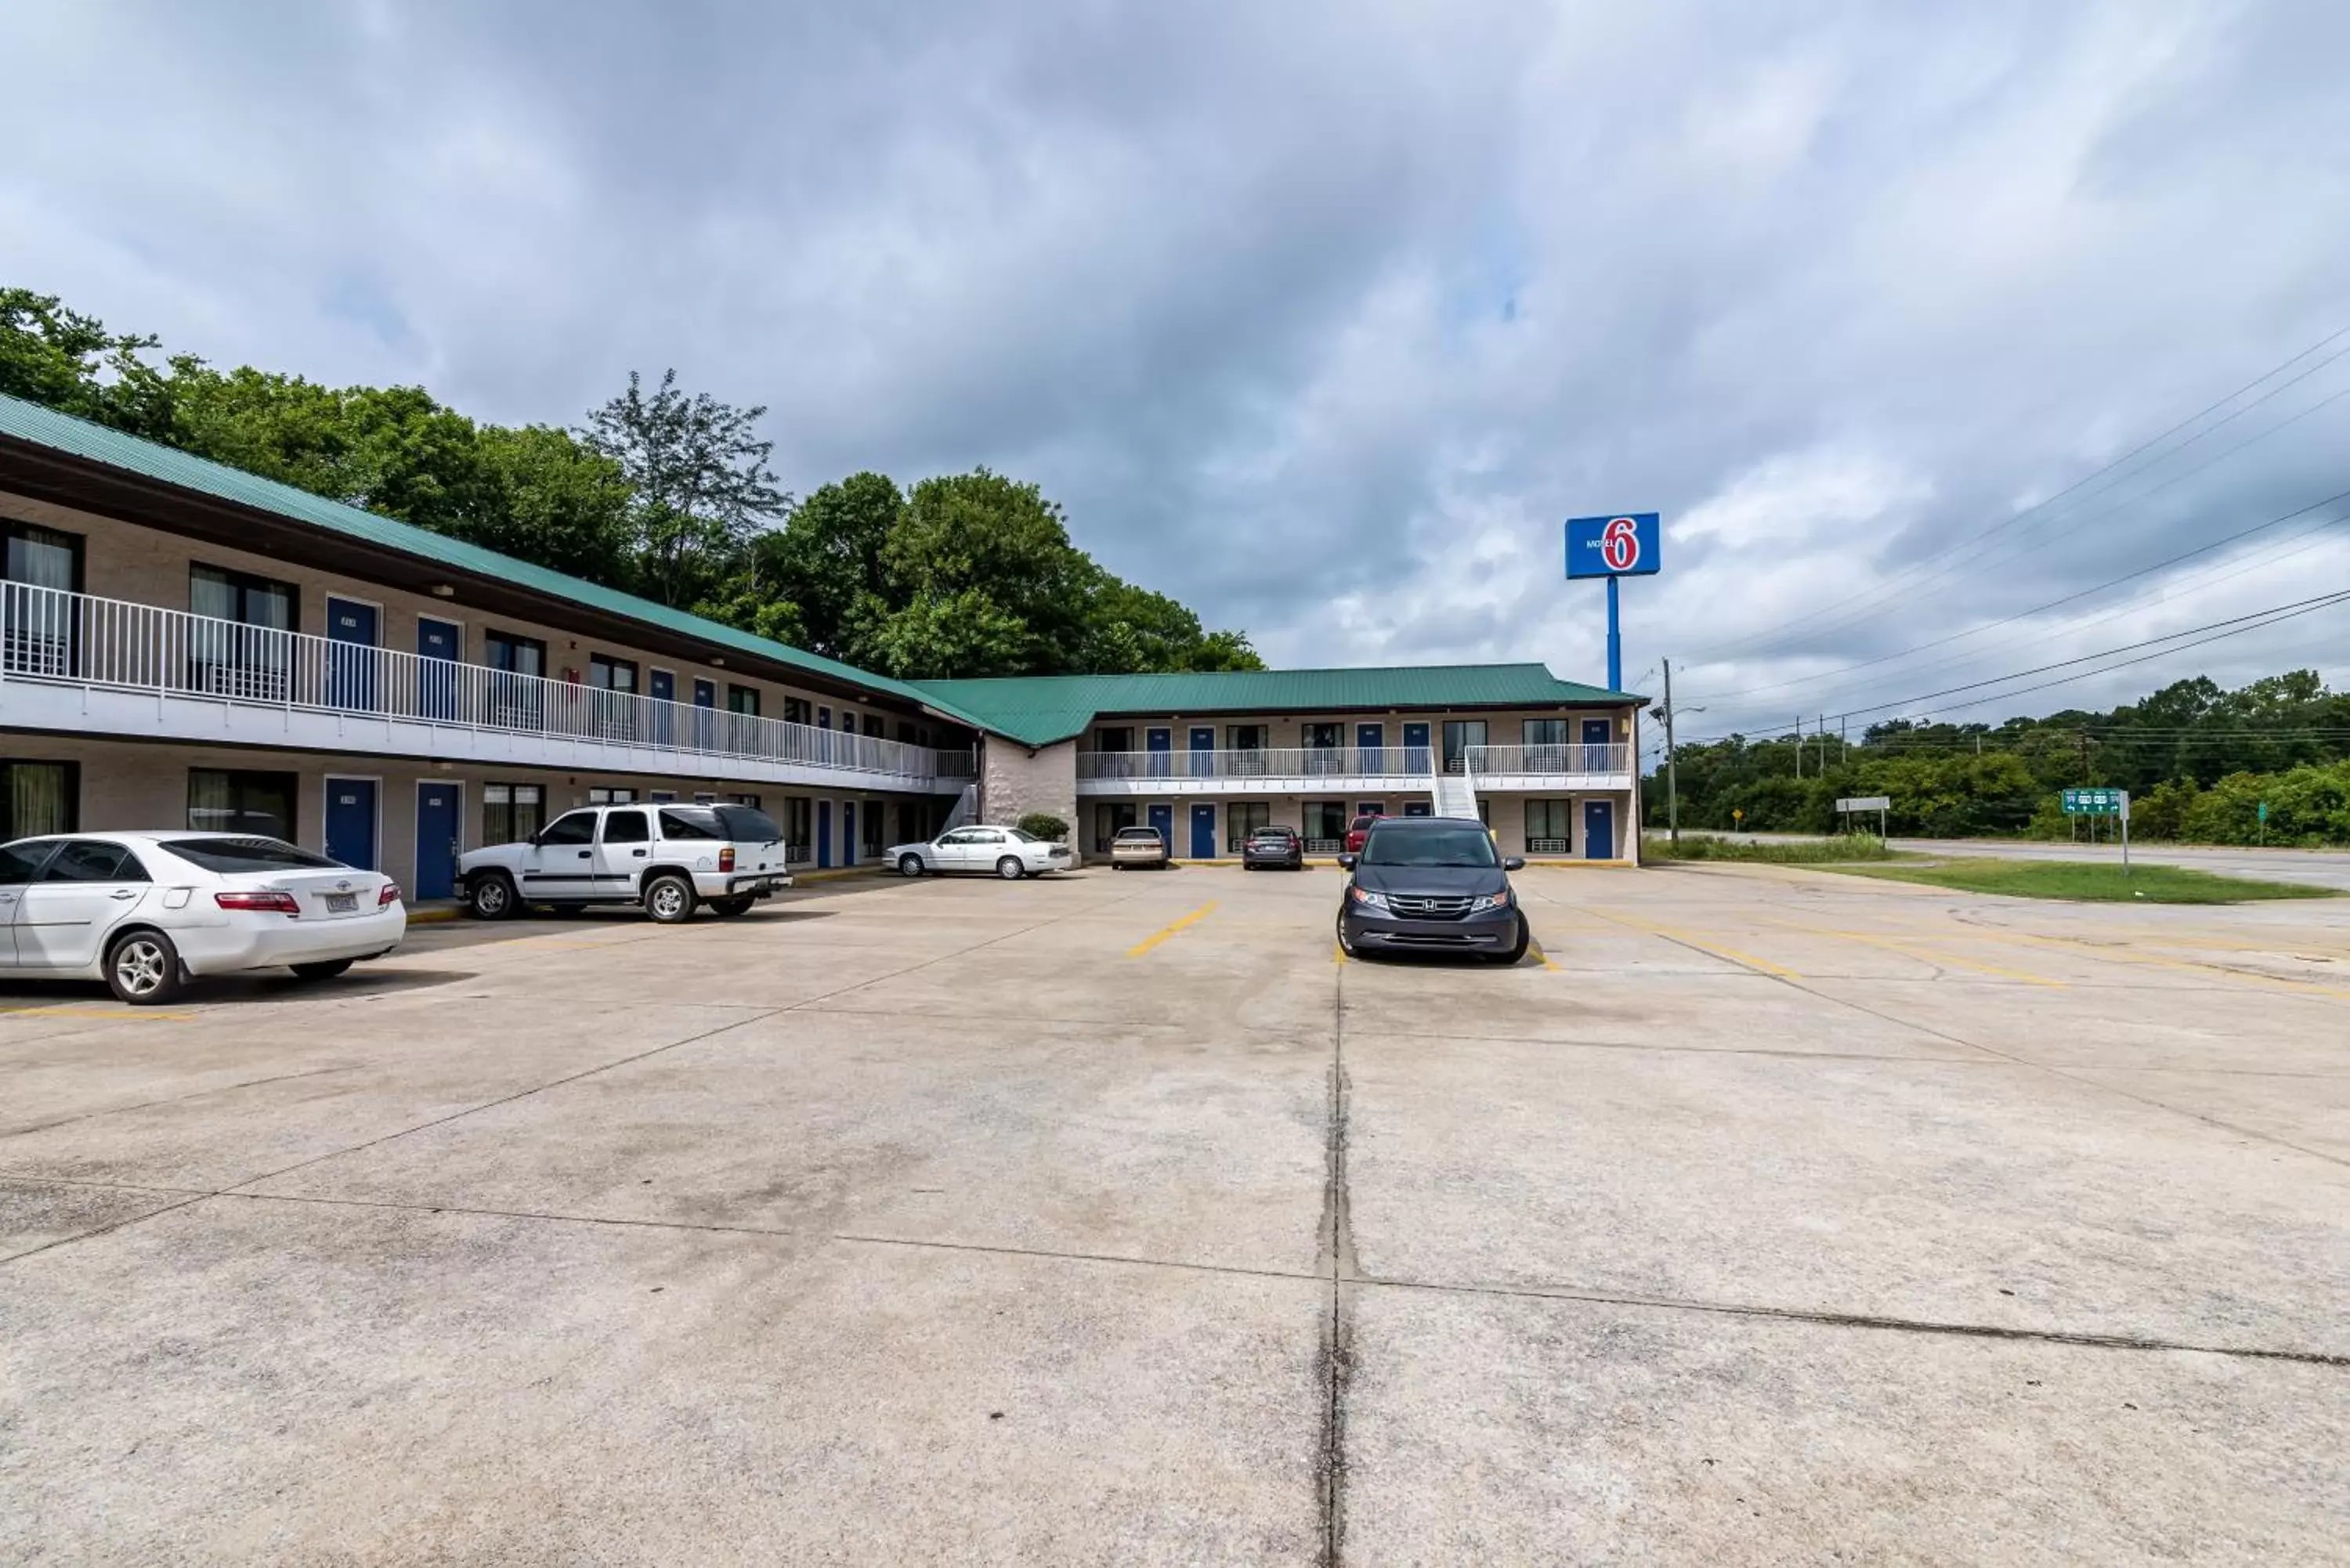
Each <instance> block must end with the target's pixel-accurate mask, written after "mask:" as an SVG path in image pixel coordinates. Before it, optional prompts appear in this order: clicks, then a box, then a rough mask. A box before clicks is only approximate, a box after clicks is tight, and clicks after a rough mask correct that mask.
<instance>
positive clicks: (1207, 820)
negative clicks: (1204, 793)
mask: <svg viewBox="0 0 2350 1568" xmlns="http://www.w3.org/2000/svg"><path fill="white" fill-rule="evenodd" d="M1215 857H1216V807H1215V805H1214V803H1213V802H1211V801H1204V800H1195V801H1193V802H1192V803H1191V858H1192V859H1194V860H1213V859H1214V858H1215Z"/></svg>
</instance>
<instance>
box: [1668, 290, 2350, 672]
mask: <svg viewBox="0 0 2350 1568" xmlns="http://www.w3.org/2000/svg"><path fill="white" fill-rule="evenodd" d="M2345 336H2350V326H2345V327H2337V328H2336V329H2335V330H2334V331H2332V332H2329V333H2327V334H2326V335H2325V336H2324V337H2321V338H2319V339H2318V340H2317V341H2316V342H2314V343H2313V344H2311V345H2310V346H2309V347H2308V348H2303V350H2302V351H2301V352H2300V353H2298V354H2295V355H2293V357H2292V358H2289V359H2287V360H2285V361H2284V362H2283V363H2282V364H2280V365H2277V366H2274V367H2272V368H2271V369H2267V370H2264V371H2262V373H2261V374H2260V375H2258V376H2255V377H2253V378H2252V379H2251V380H2249V381H2247V382H2245V383H2244V384H2243V385H2242V386H2241V387H2239V388H2237V389H2235V390H2234V391H2232V392H2230V393H2229V394H2228V395H2227V396H2225V397H2223V398H2220V399H2217V400H2214V401H2212V402H2210V403H2208V404H2206V405H2204V406H2203V407H2202V408H2200V409H2199V410H2196V411H2195V412H2194V413H2192V414H2189V416H2188V417H2187V418H2185V419H2183V420H2181V421H2178V423H2177V424H2175V425H2172V426H2171V427H2170V428H2169V429H2168V430H2166V431H2162V432H2161V433H2160V434H2158V435H2156V436H2153V437H2151V438H2149V439H2148V440H2147V441H2142V442H2140V443H2139V444H2138V445H2137V446H2135V447H2132V448H2131V449H2130V450H2129V451H2128V452H2124V453H2123V454H2122V455H2121V456H2119V457H2117V458H2116V459H2114V460H2113V461H2112V462H2108V463H2106V465H2105V466H2103V467H2102V468H2097V469H2095V470H2092V471H2091V472H2088V473H2085V474H2083V475H2082V476H2081V477H2080V478H2079V479H2076V480H2074V482H2073V483H2070V484H2068V485H2066V486H2065V487H2064V489H2062V490H2060V491H2058V492H2056V493H2054V495H2050V496H2047V497H2045V498H2044V499H2043V500H2040V501H2037V502H2034V503H2033V504H2032V505H2030V506H2027V507H2025V508H2024V509H2023V510H2022V511H2021V512H2018V513H2015V514H2013V515H2012V516H2010V517H2007V518H2006V519H2004V520H2002V521H2001V522H1998V523H1995V524H1991V526H1989V527H1987V528H1984V529H1981V530H1979V531H1977V532H1976V533H1974V534H1971V535H1968V536H1967V537H1966V538H1964V539H1961V540H1958V541H1956V542H1955V543H1953V544H1951V545H1946V546H1945V547H1943V548H1942V549H1940V550H1938V551H1936V552H1934V553H1933V554H1931V555H1929V556H1924V557H1922V558H1921V559H1919V560H1918V561H1917V562H1914V563H1912V565H1911V566H1909V567H1908V569H1906V570H1905V571H1903V572H1901V573H1900V574H1898V575H1897V576H1895V577H1893V578H1892V579H1890V580H1889V581H1888V582H1887V583H1883V584H1880V585H1878V586H1877V587H1875V588H1869V589H1864V590H1863V591H1862V592H1861V593H1858V594H1855V595H1850V596H1848V597H1846V598H1843V599H1839V600H1836V601H1835V602H1833V603H1830V604H1826V605H1823V606H1822V607H1819V608H1818V609H1815V610H1812V611H1810V612H1808V613H1807V614H1804V615H1802V616H1798V617H1796V618H1794V620H1791V621H1787V622H1784V623H1783V624H1781V625H1780V626H1778V627H1775V628H1772V629H1771V630H1769V631H1763V632H1757V633H1755V634H1754V635H1753V636H1752V637H1746V638H1741V639H1737V640H1736V641H1733V642H1729V643H1724V644H1721V645H1720V646H1719V647H1718V648H1716V649H1713V650H1711V651H1712V652H1713V653H1714V654H1721V653H1728V652H1731V651H1732V650H1735V649H1742V648H1746V647H1750V646H1752V644H1754V643H1757V642H1761V641H1763V640H1764V639H1770V638H1773V637H1776V638H1780V639H1783V638H1784V635H1785V633H1786V632H1787V631H1788V630H1790V629H1792V628H1794V627H1798V626H1803V625H1805V624H1807V623H1809V622H1811V621H1814V620H1817V619H1819V618H1821V617H1822V616H1825V615H1830V614H1833V613H1835V611H1836V610H1838V609H1839V608H1841V607H1844V606H1846V605H1849V604H1853V603H1855V602H1856V601H1858V600H1860V599H1863V598H1869V597H1876V596H1877V595H1878V594H1880V593H1882V592H1883V591H1886V590H1887V589H1890V588H1894V587H1900V586H1901V585H1902V584H1903V583H1905V582H1906V581H1908V579H1909V578H1910V577H1913V576H1916V575H1917V574H1918V573H1919V572H1921V571H1924V570H1926V569H1927V568H1928V567H1929V566H1932V565H1933V564H1934V563H1935V562H1936V561H1939V560H1941V559H1943V558H1944V557H1946V556H1950V554H1951V553H1952V552H1954V551H1957V550H1960V549H1963V548H1965V547H1966V546H1967V545H1970V544H1974V543H1976V542H1979V541H1981V540H1984V539H1988V538H1990V537H1991V536H1992V535H1996V534H2001V533H2003V532H2005V531H2006V530H2008V529H2010V528H2012V527H2014V526H2016V525H2017V524H2020V523H2022V522H2023V521H2024V519H2026V518H2028V517H2031V516H2033V514H2036V513H2043V512H2046V511H2048V510H2049V509H2050V508H2052V507H2054V506H2055V504H2057V503H2058V502H2060V501H2062V500H2064V498H2065V497H2066V496H2068V495H2071V494H2073V493H2075V492H2076V491H2079V490H2081V489H2082V488H2083V487H2084V486H2085V485H2087V484H2089V483H2093V482H2094V481H2095V480H2097V479H2099V478H2102V477H2104V476H2105V475H2106V474H2108V473H2112V472H2114V471H2116V469H2119V468H2121V467H2122V466H2123V465H2125V464H2126V463H2128V462H2132V461H2134V460H2135V459H2137V457H2139V456H2140V455H2142V454H2143V453H2145V452H2149V451H2151V450H2152V449H2153V448H2155V447H2157V446H2158V445H2160V444H2161V443H2162V442H2164V441H2168V440H2169V439H2170V438H2171V437H2172V436H2175V435H2177V434H2178V432H2179V431H2183V430H2185V429H2187V428H2188V427H2189V426H2190V425H2192V424H2194V423H2196V422H2197V421H2199V420H2202V419H2203V418H2205V417H2206V416H2208V415H2210V414H2211V413H2214V412H2216V411H2217V410H2220V409H2222V408H2225V407H2226V406H2227V405H2228V404H2230V403H2231V402H2233V401H2235V400H2237V399H2238V398H2241V397H2242V396H2243V395H2244V394H2245V393H2246V392H2249V391H2251V389H2253V388H2255V387H2257V386H2259V385H2260V384H2261V383H2262V382H2263V381H2267V380H2270V379H2272V378H2274V377H2276V376H2279V375H2282V373H2283V372H2285V371H2287V370H2289V369H2293V366H2295V365H2297V364H2299V363H2301V361H2302V360H2303V359H2306V358H2309V357H2310V356H2311V355H2313V354H2315V353H2317V352H2319V351H2320V350H2321V349H2324V348H2327V347H2328V346H2330V345H2331V344H2333V343H2334V341H2335V340H2336V339H2338V338H2341V337H2345ZM2344 353H2350V348H2345V349H2344V350H2342V351H2341V352H2339V353H2336V354H2334V355H2332V356H2329V357H2328V358H2325V359H2324V360H2323V361H2321V362H2320V363H2318V364H2316V365H2313V366H2312V367H2310V369H2307V370H2304V371H2303V372H2302V374H2301V375H2300V376H2296V377H2294V378H2293V380H2291V381H2287V382H2285V383H2284V384H2283V385H2282V386H2279V387H2274V388H2272V389H2269V390H2268V391H2267V392H2265V393H2263V394H2262V396H2261V397H2259V398H2258V399H2255V400H2253V401H2252V402H2250V403H2247V404H2246V405H2245V406H2244V407H2243V408H2241V409H2239V410H2236V411H2235V412H2234V413H2231V414H2230V415H2229V416H2228V418H2227V419H2226V420H2221V421H2219V422H2218V423H2215V424H2213V425H2212V426H2211V427H2210V429H2209V430H2205V431H2200V432H2199V433H2198V434H2197V435H2196V436H2194V437H2192V438H2190V440H2189V441H2183V442H2181V443H2180V444H2179V445H2178V447H2177V448H2175V449H2173V451H2172V452H2166V453H2164V454H2163V457H2164V458H2165V459H2167V458H2168V457H2170V456H2173V455H2175V454H2176V452H2183V451H2185V450H2186V448H2187V447H2188V446H2189V445H2190V444H2192V441H2199V440H2201V439H2202V437H2203V436H2206V435H2209V434H2210V433H2211V431H2216V430H2218V429H2220V426H2221V425H2224V424H2226V423H2227V422H2228V421H2230V420H2233V419H2236V418H2238V417H2240V416H2241V415H2243V414H2246V413H2249V412H2251V410H2253V409H2256V408H2258V407H2259V406H2260V405H2261V404H2262V403H2264V402H2266V401H2267V400H2269V399H2271V398H2272V397H2275V396H2276V395H2277V394H2278V393H2279V392H2282V391H2284V390H2285V389H2287V388H2290V387H2292V386H2293V385H2295V384H2296V383H2298V382H2300V381H2301V380H2303V379H2305V378H2307V377H2308V376H2310V375H2313V374H2314V373H2315V372H2317V371H2318V370H2322V369H2324V368H2325V367H2326V366H2327V365H2330V364H2332V363H2333V362H2334V360H2335V359H2338V358H2341V357H2342V354H2344ZM2158 461H2160V460H2158ZM2149 466H2151V465H2149ZM2207 466H2208V465H2207ZM1704 661H1705V662H1709V663H1711V662H1718V661H1719V660H1718V659H1712V658H1708V659H1705V660H1704Z"/></svg>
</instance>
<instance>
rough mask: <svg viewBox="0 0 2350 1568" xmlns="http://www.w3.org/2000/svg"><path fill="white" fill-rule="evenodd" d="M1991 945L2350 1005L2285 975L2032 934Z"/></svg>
mask: <svg viewBox="0 0 2350 1568" xmlns="http://www.w3.org/2000/svg"><path fill="white" fill-rule="evenodd" d="M1983 936H1984V937H1985V938H1986V939H1987V940H1991V941H2005V942H2017V943H2030V944H2033V945H2035V946H2039V947H2052V948H2063V949H2064V950H2067V951H2072V952H2082V953H2086V954H2088V955H2089V956H2090V957H2092V958H2101V959H2104V960H2106V961H2107V962H2109V963H2118V964H2146V965H2151V966H2152V967H2154V968H2156V969H2175V970H2183V971H2186V972H2188V973H2189V974H2216V975H2219V976H2220V977H2221V978H2222V979H2226V980H2239V981H2247V982H2248V983H2250V984H2252V985H2265V986H2268V987H2271V988H2272V989H2274V990H2279V991H2284V992H2291V993H2293V994H2294V995H2297V996H2330V997H2334V998H2336V999H2339V1000H2345V1001H2350V991H2334V990H2331V989H2329V988H2327V987H2325V986H2322V985H2304V984H2303V983H2302V982H2301V981H2294V980H2287V979H2285V978H2284V977H2283V976H2282V975H2273V974H2254V973H2252V972H2251V971H2249V970H2241V969H2230V968H2229V967H2228V966H2227V965H2226V964H2218V963H2197V962H2196V961H2194V960H2192V959H2173V958H2163V957H2160V956H2158V954H2154V953H2138V952H2117V951H2116V950H2113V949H2112V948H2109V947H2106V946H2102V945H2100V944H2099V943H2096V942H2084V941H2076V940H2073V939H2071V938H2069V937H2043V936H2041V935H2039V934H2038V933H2037V932H2033V931H2002V932H2000V933H1998V934H1996V935H1994V934H1992V933H1991V932H1989V931H1985V932H1984V933H1983Z"/></svg>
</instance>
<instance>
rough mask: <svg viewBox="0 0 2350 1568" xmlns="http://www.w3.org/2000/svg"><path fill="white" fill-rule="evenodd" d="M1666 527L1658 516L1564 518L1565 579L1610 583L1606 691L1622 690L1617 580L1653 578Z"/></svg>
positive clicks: (1660, 559)
mask: <svg viewBox="0 0 2350 1568" xmlns="http://www.w3.org/2000/svg"><path fill="white" fill-rule="evenodd" d="M1663 535H1664V529H1663V526H1662V525H1661V524H1660V523H1659V520H1658V514H1656V513H1654V512H1617V513H1612V514H1601V515H1599V516H1596V517H1570V518H1568V519H1567V520H1566V575H1567V576H1568V578H1569V579H1570V580H1572V579H1575V578H1579V577H1605V578H1607V689H1608V690H1609V691H1622V690H1624V625H1623V618H1622V611H1621V599H1620V597H1619V592H1618V589H1617V578H1619V577H1646V576H1654V575H1655V574H1656V573H1657V571H1658V569H1659V567H1660V566H1662V565H1663Z"/></svg>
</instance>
